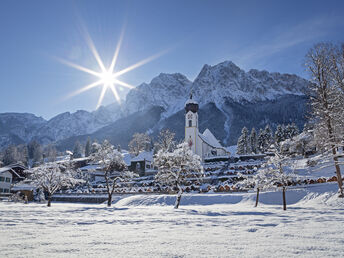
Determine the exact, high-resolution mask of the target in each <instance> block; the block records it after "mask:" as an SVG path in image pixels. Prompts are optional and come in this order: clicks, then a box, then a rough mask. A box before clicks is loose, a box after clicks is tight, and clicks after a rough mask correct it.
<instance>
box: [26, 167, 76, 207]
mask: <svg viewBox="0 0 344 258" xmlns="http://www.w3.org/2000/svg"><path fill="white" fill-rule="evenodd" d="M26 172H27V174H28V177H29V179H31V180H32V183H33V184H34V185H36V186H37V187H38V188H41V189H43V191H44V192H46V193H47V194H48V207H50V206H51V197H52V196H53V194H54V193H55V192H56V191H58V190H60V189H62V188H63V187H70V186H73V185H75V184H77V183H80V182H81V180H80V179H76V177H75V171H74V170H72V169H71V166H70V165H69V164H57V163H55V162H52V163H46V164H44V165H42V166H39V167H35V168H33V169H30V170H27V171H26Z"/></svg>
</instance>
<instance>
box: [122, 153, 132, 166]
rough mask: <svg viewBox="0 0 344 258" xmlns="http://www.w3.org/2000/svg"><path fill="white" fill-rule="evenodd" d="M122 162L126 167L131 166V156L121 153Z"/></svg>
mask: <svg viewBox="0 0 344 258" xmlns="http://www.w3.org/2000/svg"><path fill="white" fill-rule="evenodd" d="M122 157H123V161H124V162H125V164H126V165H127V166H130V164H131V155H130V153H128V152H122Z"/></svg>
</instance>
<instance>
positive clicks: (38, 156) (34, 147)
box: [27, 140, 43, 165]
mask: <svg viewBox="0 0 344 258" xmlns="http://www.w3.org/2000/svg"><path fill="white" fill-rule="evenodd" d="M27 147H28V154H29V159H31V160H32V161H33V164H34V165H35V164H39V163H41V162H42V159H43V150H42V146H41V145H40V144H39V143H38V142H37V141H35V140H33V141H31V142H30V143H29V144H28V146H27Z"/></svg>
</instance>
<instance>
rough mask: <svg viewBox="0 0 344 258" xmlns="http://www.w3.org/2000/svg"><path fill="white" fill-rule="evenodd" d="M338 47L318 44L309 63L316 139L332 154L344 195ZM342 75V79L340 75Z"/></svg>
mask: <svg viewBox="0 0 344 258" xmlns="http://www.w3.org/2000/svg"><path fill="white" fill-rule="evenodd" d="M335 53H336V48H335V47H334V46H333V45H332V44H329V43H320V44H317V45H315V46H314V47H313V48H312V49H310V51H309V52H308V54H307V55H306V66H307V68H308V70H309V71H310V73H311V76H312V83H311V84H309V90H310V92H309V95H310V101H311V107H312V115H313V119H314V120H315V121H316V123H315V134H314V136H315V138H316V140H317V141H318V142H321V144H322V147H323V148H324V149H325V150H329V151H330V152H331V153H332V156H333V161H334V166H335V169H336V174H337V181H338V187H339V197H344V194H343V182H342V176H341V171H340V166H339V161H338V155H337V147H339V146H340V145H341V141H342V140H343V132H342V130H343V122H342V121H343V120H342V119H343V100H344V98H343V90H342V89H341V87H340V86H341V85H342V84H341V82H342V81H341V78H342V77H341V75H339V73H340V72H337V71H339V69H338V66H337V65H336V64H337V63H336V61H334V59H335V58H336V54H335ZM337 77H338V78H337Z"/></svg>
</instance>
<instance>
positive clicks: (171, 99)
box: [125, 73, 191, 115]
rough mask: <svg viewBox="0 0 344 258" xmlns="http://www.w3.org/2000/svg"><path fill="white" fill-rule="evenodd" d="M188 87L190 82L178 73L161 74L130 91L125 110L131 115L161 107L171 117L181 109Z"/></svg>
mask: <svg viewBox="0 0 344 258" xmlns="http://www.w3.org/2000/svg"><path fill="white" fill-rule="evenodd" d="M190 87H191V81H189V80H188V79H187V78H186V77H185V76H184V75H182V74H180V73H174V74H166V73H161V74H159V76H157V77H155V78H154V79H152V81H151V82H150V83H149V84H147V83H143V84H141V85H139V86H137V87H136V88H135V89H132V90H131V91H130V92H129V93H128V95H127V97H126V103H125V109H126V111H127V113H128V114H131V113H134V112H137V111H142V110H145V109H148V108H150V107H152V106H161V107H163V108H164V109H165V110H166V112H167V114H169V115H171V114H173V113H175V112H177V111H179V110H180V108H181V107H183V105H184V103H185V98H186V97H187V96H188V92H189V91H190Z"/></svg>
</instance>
